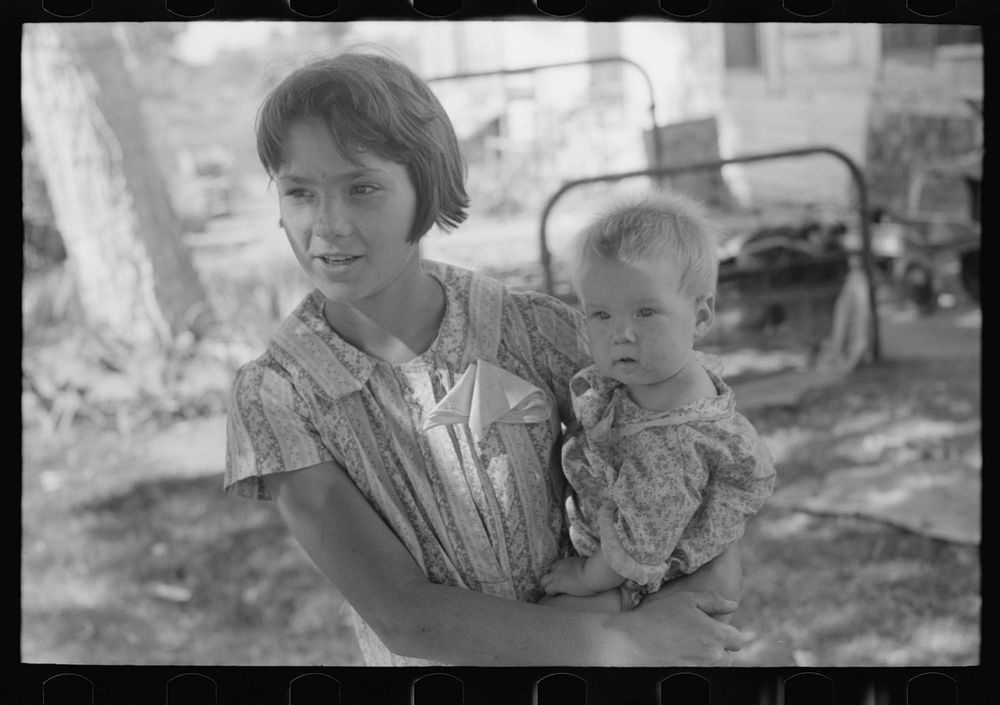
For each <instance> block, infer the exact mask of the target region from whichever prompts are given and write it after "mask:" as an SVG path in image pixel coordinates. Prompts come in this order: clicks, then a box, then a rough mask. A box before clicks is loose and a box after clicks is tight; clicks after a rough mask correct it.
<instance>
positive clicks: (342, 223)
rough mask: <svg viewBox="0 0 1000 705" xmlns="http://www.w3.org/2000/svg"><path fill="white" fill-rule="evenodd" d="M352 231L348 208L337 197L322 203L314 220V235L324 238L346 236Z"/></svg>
mask: <svg viewBox="0 0 1000 705" xmlns="http://www.w3.org/2000/svg"><path fill="white" fill-rule="evenodd" d="M349 233H350V223H349V220H348V217H347V210H346V209H345V208H344V207H343V204H342V203H340V202H339V201H338V200H336V199H330V200H329V201H327V202H325V203H323V204H322V206H321V207H320V208H319V211H318V212H317V214H316V220H315V221H314V222H313V235H314V236H315V237H321V238H323V239H324V240H328V239H330V238H336V237H344V236H346V235H348V234H349Z"/></svg>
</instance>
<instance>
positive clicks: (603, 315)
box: [590, 311, 611, 321]
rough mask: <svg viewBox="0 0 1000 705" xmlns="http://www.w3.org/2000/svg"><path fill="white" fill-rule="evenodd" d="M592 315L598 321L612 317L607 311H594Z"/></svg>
mask: <svg viewBox="0 0 1000 705" xmlns="http://www.w3.org/2000/svg"><path fill="white" fill-rule="evenodd" d="M590 317H591V318H594V319H597V320H598V321H606V320H608V319H609V318H611V316H610V315H609V314H608V312H607V311H594V312H592V313H591V314H590Z"/></svg>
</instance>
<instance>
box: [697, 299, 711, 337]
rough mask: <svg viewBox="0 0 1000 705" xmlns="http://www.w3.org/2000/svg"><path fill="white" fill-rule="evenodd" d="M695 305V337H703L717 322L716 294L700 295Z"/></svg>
mask: <svg viewBox="0 0 1000 705" xmlns="http://www.w3.org/2000/svg"><path fill="white" fill-rule="evenodd" d="M694 305H695V311H694V337H695V338H701V337H702V336H704V335H705V334H706V333H708V331H709V330H711V329H712V324H713V323H715V294H705V295H704V296H699V297H698V299H697V300H696V301H695V302H694Z"/></svg>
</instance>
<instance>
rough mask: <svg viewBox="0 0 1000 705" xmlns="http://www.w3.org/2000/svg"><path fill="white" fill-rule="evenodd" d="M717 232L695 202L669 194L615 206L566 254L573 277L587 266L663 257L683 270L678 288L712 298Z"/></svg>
mask: <svg viewBox="0 0 1000 705" xmlns="http://www.w3.org/2000/svg"><path fill="white" fill-rule="evenodd" d="M717 240H718V228H717V226H716V225H715V223H714V222H713V221H712V220H711V219H709V217H708V216H707V214H706V212H705V209H704V207H703V206H702V205H701V204H700V203H698V202H697V201H695V200H693V199H691V198H688V197H686V196H682V195H681V194H679V193H676V192H673V191H667V190H661V191H656V192H653V193H650V194H647V195H644V196H642V197H639V198H633V199H631V200H627V201H623V202H619V203H618V204H617V205H615V206H613V207H612V208H611V209H610V210H608V211H607V212H605V213H604V214H603V215H601V216H600V217H598V218H597V219H596V220H595V221H594V222H592V223H591V224H590V225H588V226H587V227H586V228H584V230H583V231H582V232H581V233H580V234H579V235H578V236H577V238H576V240H575V241H574V243H573V247H572V249H571V251H570V265H571V267H572V271H573V273H574V278H575V277H576V276H578V275H579V273H580V272H581V270H582V268H583V267H584V266H585V265H587V264H590V263H594V262H597V261H599V260H601V259H604V260H608V259H611V260H617V261H619V262H625V263H634V262H641V261H645V260H649V259H653V258H657V257H665V258H668V259H670V260H671V261H673V262H675V263H677V264H678V265H679V266H680V270H681V290H682V291H684V292H686V293H687V294H689V295H691V296H705V295H708V294H713V295H714V294H715V287H716V282H717V280H718V277H719V250H718V244H717Z"/></svg>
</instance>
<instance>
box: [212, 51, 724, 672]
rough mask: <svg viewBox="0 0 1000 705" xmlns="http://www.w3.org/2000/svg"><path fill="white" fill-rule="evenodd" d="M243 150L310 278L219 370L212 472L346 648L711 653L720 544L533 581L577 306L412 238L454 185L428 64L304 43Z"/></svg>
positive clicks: (400, 654)
mask: <svg viewBox="0 0 1000 705" xmlns="http://www.w3.org/2000/svg"><path fill="white" fill-rule="evenodd" d="M257 149H258V153H259V155H260V158H261V162H262V163H263V165H264V168H265V169H266V170H267V173H268V175H269V176H270V177H271V179H272V181H273V185H274V188H275V191H276V193H277V196H278V206H279V210H280V214H281V224H282V227H283V229H284V231H285V235H286V236H287V238H288V242H289V245H290V246H291V249H292V252H293V253H294V255H295V257H296V258H297V260H298V262H299V264H300V265H301V266H302V269H303V270H304V271H305V272H306V274H307V275H308V276H309V278H310V279H311V281H312V282H313V283H314V285H315V289H314V290H313V291H312V292H311V293H310V294H308V295H307V296H306V297H305V299H304V300H303V301H302V303H301V304H300V305H299V306H298V307H297V308H296V309H295V310H294V311H293V312H292V313H291V314H290V315H289V317H288V318H287V319H286V320H285V322H284V323H283V324H282V325H281V327H280V329H279V330H278V331H277V332H276V333H275V335H274V337H273V339H272V340H271V341H270V343H269V345H268V347H267V350H266V351H264V353H263V354H262V355H261V356H260V357H258V358H257V359H255V360H253V361H251V362H249V363H247V364H246V365H245V366H244V367H242V368H241V369H240V371H239V373H238V375H237V377H236V380H235V383H234V387H233V394H232V399H231V403H230V408H229V427H228V451H227V458H226V477H225V487H226V490H227V491H229V492H231V493H233V494H236V495H240V496H244V497H250V498H254V499H266V500H272V501H273V502H274V503H275V505H276V507H277V509H278V511H279V513H280V514H281V516H282V518H283V519H284V521H285V522H286V524H287V525H288V527H289V529H290V531H291V533H292V534H293V535H294V536H295V538H296V539H297V540H298V542H299V543H300V544H301V545H302V547H303V548H304V549H305V551H306V553H307V554H308V555H309V557H310V558H311V559H312V561H313V562H314V563H315V564H316V566H317V567H318V568H319V570H320V571H321V572H322V573H323V575H325V576H326V577H327V578H328V579H329V580H330V582H331V583H333V585H335V586H336V588H337V590H338V591H339V593H340V594H341V595H343V597H344V598H345V600H346V601H347V603H348V604H349V605H350V607H351V613H352V616H353V618H354V623H355V627H356V631H357V635H358V643H359V645H360V647H361V651H362V654H363V656H364V658H365V662H366V663H368V664H369V665H378V666H389V665H409V666H416V665H426V664H428V663H446V664H457V665H462V664H468V665H482V666H487V665H546V664H577V665H656V664H659V665H681V664H701V665H719V664H727V663H729V662H730V659H731V657H730V656H729V654H728V651H732V650H738V649H739V648H740V646H741V644H742V636H741V634H740V633H739V631H738V630H737V629H735V628H733V627H732V626H731V625H728V624H724V623H723V622H721V621H719V620H717V619H714V618H713V616H714V615H724V614H728V613H730V612H731V611H732V610H734V609H735V608H736V605H735V602H727V601H725V600H722V599H721V598H720V597H718V596H717V595H716V594H714V593H716V592H717V590H714V589H711V586H712V585H713V584H715V583H718V582H725V581H728V580H732V579H733V578H734V577H737V578H738V576H739V574H740V566H739V560H738V554H737V553H736V552H735V549H734V550H731V551H729V552H727V554H724V555H723V556H721V557H720V559H719V560H716V561H713V562H712V564H710V565H708V566H706V567H705V568H704V569H703V570H702V571H701V578H702V579H703V580H705V581H706V586H707V589H706V590H705V591H703V592H690V591H685V592H683V593H681V594H678V595H676V596H667V597H665V598H663V599H657V600H652V599H650V600H648V601H647V604H644V605H642V606H641V607H640V608H639V609H638V610H636V611H635V612H634V613H627V614H606V613H602V612H601V611H600V610H598V609H596V608H589V607H584V608H580V611H573V610H569V609H554V608H553V607H550V606H539V605H537V604H535V603H536V601H537V600H538V599H539V598H540V597H541V596H542V594H543V593H542V589H541V585H540V582H539V581H540V579H541V576H542V574H543V573H544V572H545V571H546V570H547V568H548V566H550V565H552V563H553V562H555V560H557V559H558V558H559V557H560V556H562V555H567V554H568V552H569V542H568V534H567V531H566V529H565V526H566V525H565V518H564V516H563V511H562V496H563V491H564V488H565V480H564V478H563V475H562V471H561V469H560V466H559V455H558V453H557V452H556V448H557V447H558V443H559V440H560V434H561V429H562V424H564V423H567V422H569V420H570V415H571V407H570V403H569V380H570V377H572V375H573V373H574V372H576V371H577V370H578V369H580V367H582V366H583V364H585V363H586V362H588V360H589V358H588V352H587V348H586V342H585V341H586V338H585V335H584V332H583V321H582V318H581V316H580V315H579V313H578V312H577V311H575V310H574V309H572V308H570V307H569V306H566V305H564V304H563V303H561V302H560V301H558V300H556V299H554V298H552V297H549V296H546V295H544V294H541V293H538V292H528V291H523V292H515V291H510V290H508V289H506V288H504V286H503V285H502V284H500V283H499V282H498V281H496V280H493V279H489V278H487V277H483V276H480V275H477V274H474V273H472V272H469V271H467V270H464V269H461V268H458V267H451V266H447V265H443V264H438V263H434V262H428V261H425V260H423V259H422V258H421V256H420V246H419V243H420V239H421V238H422V237H423V236H424V235H425V234H426V233H427V232H428V230H430V228H431V227H432V226H433V225H434V224H437V225H438V226H440V227H443V228H453V227H455V226H457V225H458V224H459V223H461V222H462V221H463V220H464V219H465V211H466V206H467V200H468V199H467V197H466V191H465V185H464V176H465V169H464V163H463V161H462V157H461V153H460V152H459V148H458V140H457V138H456V136H455V133H454V130H453V129H452V125H451V122H450V121H449V120H448V116H447V114H446V113H445V112H444V110H443V108H442V107H441V105H440V103H439V102H438V101H437V99H436V98H435V97H434V94H433V93H432V92H431V90H430V88H429V87H428V86H427V84H426V83H425V82H424V81H422V80H421V79H420V78H419V77H417V76H416V75H414V74H413V72H411V71H410V70H409V69H408V68H406V67H405V66H404V65H402V64H401V63H399V62H398V61H396V60H394V59H393V58H391V57H388V56H386V55H384V54H383V53H381V52H358V51H353V52H348V53H345V54H341V55H338V56H335V57H333V58H329V59H321V60H318V61H315V62H312V63H310V64H308V65H306V66H304V67H302V68H301V69H298V70H296V71H295V72H293V73H292V74H290V75H289V76H288V77H287V78H285V79H284V80H283V81H282V82H281V83H279V84H278V85H277V86H276V87H275V88H274V89H273V91H272V92H271V93H270V94H269V96H268V97H267V99H266V100H265V102H264V104H263V105H262V107H261V110H260V113H259V115H258V122H257ZM497 389H500V390H504V391H506V392H511V393H512V394H513V395H514V396H513V397H508V396H501V395H499V394H497V393H496V390H497ZM556 599H558V598H556ZM577 599H580V600H586V599H587V598H577ZM557 606H558V603H557Z"/></svg>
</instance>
